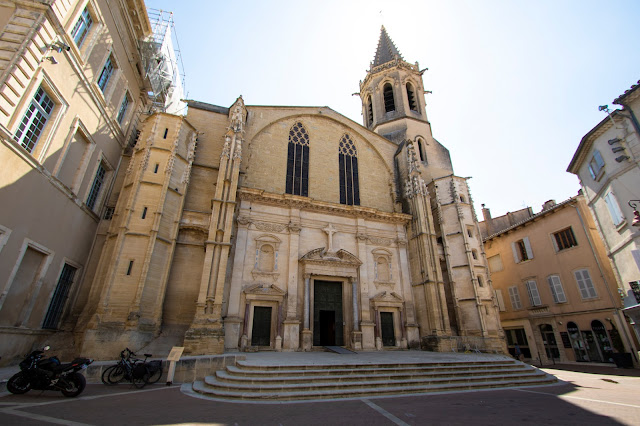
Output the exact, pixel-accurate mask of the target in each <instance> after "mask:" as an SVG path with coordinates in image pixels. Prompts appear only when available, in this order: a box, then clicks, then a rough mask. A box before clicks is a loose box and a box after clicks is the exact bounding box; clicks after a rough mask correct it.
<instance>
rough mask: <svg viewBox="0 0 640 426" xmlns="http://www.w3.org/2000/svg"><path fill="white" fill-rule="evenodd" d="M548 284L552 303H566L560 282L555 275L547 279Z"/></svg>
mask: <svg viewBox="0 0 640 426" xmlns="http://www.w3.org/2000/svg"><path fill="white" fill-rule="evenodd" d="M547 281H548V282H549V289H550V290H551V296H553V302H554V303H564V302H566V301H567V297H566V296H565V295H564V289H563V288H562V282H560V277H559V276H557V275H551V276H550V277H549V278H547Z"/></svg>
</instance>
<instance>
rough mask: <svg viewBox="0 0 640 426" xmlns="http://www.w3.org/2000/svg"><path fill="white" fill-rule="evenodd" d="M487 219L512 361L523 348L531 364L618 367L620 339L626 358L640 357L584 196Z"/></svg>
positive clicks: (487, 238)
mask: <svg viewBox="0 0 640 426" xmlns="http://www.w3.org/2000/svg"><path fill="white" fill-rule="evenodd" d="M483 215H484V217H485V221H484V222H482V223H480V229H482V230H483V238H484V247H485V252H486V255H487V260H488V262H489V268H490V270H491V280H492V283H493V288H494V289H495V291H496V296H497V299H498V302H499V306H500V320H501V322H502V327H503V328H504V331H505V334H506V336H507V344H508V348H509V352H510V353H511V354H512V355H513V354H514V353H515V346H516V345H518V346H519V347H520V349H521V351H522V353H523V354H524V356H525V358H526V359H528V360H532V361H534V362H537V363H541V364H550V363H552V362H566V361H591V362H611V360H612V358H613V353H614V352H616V351H614V350H613V349H614V348H615V347H616V346H619V345H618V343H619V342H620V340H619V339H617V336H620V338H621V341H622V343H623V345H624V349H623V350H624V351H625V352H631V353H633V354H634V355H633V356H636V355H637V350H636V345H635V342H634V341H633V338H632V334H631V330H630V329H629V327H628V325H627V323H626V321H625V319H624V316H623V315H622V313H621V308H622V302H621V300H620V296H619V295H618V290H617V289H618V287H617V283H616V280H615V276H614V274H613V271H612V269H611V265H610V263H609V260H608V259H607V256H606V251H605V248H604V246H603V243H602V241H601V239H600V236H599V235H598V233H597V231H596V229H595V225H594V223H593V219H592V217H591V215H590V213H589V210H588V208H587V206H586V202H585V198H584V197H583V196H582V195H578V196H576V197H573V198H570V199H568V200H566V201H564V202H562V203H560V204H556V203H555V202H554V201H553V200H551V201H548V202H547V203H545V205H544V206H543V210H542V211H541V212H539V213H537V214H533V211H532V210H531V208H527V209H523V210H520V211H519V212H516V213H515V214H514V213H507V214H506V215H505V216H501V217H496V218H491V214H490V212H489V209H486V208H483ZM509 218H512V220H511V221H510V220H509ZM513 218H517V221H515V222H514V221H513ZM485 232H486V233H485ZM619 349H622V348H619ZM635 361H636V362H637V359H636V360H635Z"/></svg>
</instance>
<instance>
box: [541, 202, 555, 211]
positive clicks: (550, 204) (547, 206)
mask: <svg viewBox="0 0 640 426" xmlns="http://www.w3.org/2000/svg"><path fill="white" fill-rule="evenodd" d="M555 205H556V200H549V201H546V202H545V203H544V204H543V205H542V211H545V210H549V209H550V208H553V207H555Z"/></svg>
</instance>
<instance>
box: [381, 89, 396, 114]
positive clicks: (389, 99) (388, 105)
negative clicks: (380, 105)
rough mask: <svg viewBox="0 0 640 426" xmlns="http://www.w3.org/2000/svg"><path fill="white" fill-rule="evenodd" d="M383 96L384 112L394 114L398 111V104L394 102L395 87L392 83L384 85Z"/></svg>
mask: <svg viewBox="0 0 640 426" xmlns="http://www.w3.org/2000/svg"><path fill="white" fill-rule="evenodd" d="M382 95H383V96H384V110H385V111H386V112H392V111H395V110H396V103H395V101H394V100H393V87H392V86H391V83H387V84H385V85H384V88H383V89H382Z"/></svg>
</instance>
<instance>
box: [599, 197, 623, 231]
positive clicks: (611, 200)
mask: <svg viewBox="0 0 640 426" xmlns="http://www.w3.org/2000/svg"><path fill="white" fill-rule="evenodd" d="M604 201H605V202H606V203H607V207H608V208H609V214H610V215H611V219H612V220H613V224H614V225H619V224H620V223H621V222H622V221H623V220H624V216H623V214H622V212H621V211H620V205H619V204H618V200H616V197H615V195H613V192H609V193H608V194H607V195H605V197H604Z"/></svg>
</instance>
